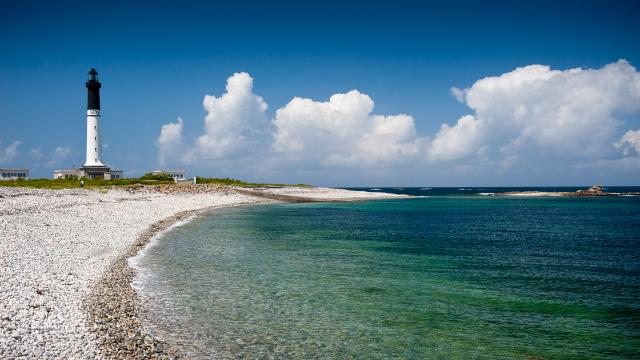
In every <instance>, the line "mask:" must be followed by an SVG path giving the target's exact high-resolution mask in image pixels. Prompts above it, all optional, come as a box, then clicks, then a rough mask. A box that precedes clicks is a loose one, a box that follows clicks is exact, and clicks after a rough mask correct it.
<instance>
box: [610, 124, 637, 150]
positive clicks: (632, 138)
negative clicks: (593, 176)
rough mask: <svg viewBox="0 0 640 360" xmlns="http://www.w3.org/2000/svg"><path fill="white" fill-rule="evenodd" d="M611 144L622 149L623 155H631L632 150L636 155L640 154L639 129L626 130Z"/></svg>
mask: <svg viewBox="0 0 640 360" xmlns="http://www.w3.org/2000/svg"><path fill="white" fill-rule="evenodd" d="M613 146H615V147H616V148H618V149H622V153H623V154H624V155H625V156H629V155H631V154H632V152H633V151H635V153H636V155H640V130H629V131H627V132H626V133H624V135H622V137H621V138H620V140H618V141H616V142H615V143H614V144H613Z"/></svg>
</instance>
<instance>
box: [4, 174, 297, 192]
mask: <svg viewBox="0 0 640 360" xmlns="http://www.w3.org/2000/svg"><path fill="white" fill-rule="evenodd" d="M81 180H82V181H84V187H86V188H101V187H111V186H128V185H136V184H142V185H166V184H173V183H174V180H173V178H172V177H171V176H169V175H165V174H158V175H154V174H151V173H148V174H145V175H143V176H142V177H140V178H131V179H114V180H104V179H84V178H83V179H29V180H24V179H20V180H12V181H0V186H14V187H28V188H36V189H74V188H80V187H81V186H80V181H81ZM197 183H198V184H218V185H226V186H242V187H268V186H291V185H287V184H260V183H248V182H244V181H242V180H237V179H229V178H201V177H198V178H197ZM293 186H307V185H304V184H297V185H293Z"/></svg>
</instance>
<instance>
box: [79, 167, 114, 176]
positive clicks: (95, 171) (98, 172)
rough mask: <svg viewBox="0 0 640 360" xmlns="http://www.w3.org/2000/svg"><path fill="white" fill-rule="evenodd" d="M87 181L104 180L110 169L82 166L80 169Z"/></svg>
mask: <svg viewBox="0 0 640 360" xmlns="http://www.w3.org/2000/svg"><path fill="white" fill-rule="evenodd" d="M80 169H81V170H82V172H84V176H83V177H85V178H87V179H104V178H105V176H104V175H105V174H107V173H109V171H110V170H111V169H109V167H108V166H83V167H81V168H80Z"/></svg>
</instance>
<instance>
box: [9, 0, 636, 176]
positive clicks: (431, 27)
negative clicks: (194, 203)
mask: <svg viewBox="0 0 640 360" xmlns="http://www.w3.org/2000/svg"><path fill="white" fill-rule="evenodd" d="M638 18H640V3H638V2H634V1H558V0H556V1H529V2H527V1H483V2H481V1H448V2H444V1H443V2H426V1H424V2H420V1H384V2H383V1H352V2H347V1H306V2H299V1H270V2H268V1H260V2H252V1H233V2H229V1H225V2H216V1H206V2H205V1H202V2H199V1H179V2H178V1H154V2H139V3H136V2H124V1H108V2H107V1H92V2H80V1H59V2H37V1H4V2H1V3H0V29H1V30H2V31H0V49H2V50H1V56H0V167H28V168H29V169H30V170H31V177H51V176H52V171H53V170H54V169H60V168H69V167H72V166H79V165H82V164H83V163H84V160H85V136H86V135H85V131H86V88H85V84H84V82H85V81H86V77H87V72H88V71H89V70H90V69H91V68H92V67H93V68H96V69H97V71H98V72H99V77H100V80H101V82H102V89H101V105H102V119H101V125H100V126H101V133H102V139H103V161H104V162H106V163H107V164H108V165H110V166H112V167H113V168H118V169H122V170H124V171H125V176H139V175H142V174H144V173H145V172H148V171H151V170H155V169H159V168H180V169H185V170H187V175H188V176H191V175H198V176H209V177H234V178H241V179H244V180H248V181H259V182H278V183H307V184H314V185H326V186H558V185H591V184H605V185H611V186H613V185H640V184H639V180H640V73H639V72H638V70H637V67H638V66H640V41H638V39H640V21H637V19H638Z"/></svg>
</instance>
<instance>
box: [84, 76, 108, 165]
mask: <svg viewBox="0 0 640 360" xmlns="http://www.w3.org/2000/svg"><path fill="white" fill-rule="evenodd" d="M101 86H102V84H100V81H98V72H97V71H96V69H91V71H89V80H88V81H87V90H88V91H87V95H88V98H87V161H85V163H84V167H85V168H89V167H104V164H103V163H102V156H101V155H102V149H101V147H100V87H101Z"/></svg>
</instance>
